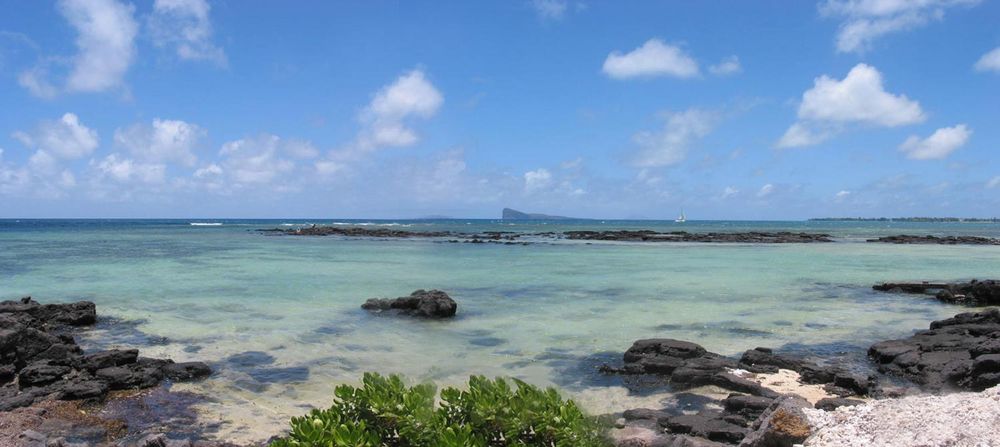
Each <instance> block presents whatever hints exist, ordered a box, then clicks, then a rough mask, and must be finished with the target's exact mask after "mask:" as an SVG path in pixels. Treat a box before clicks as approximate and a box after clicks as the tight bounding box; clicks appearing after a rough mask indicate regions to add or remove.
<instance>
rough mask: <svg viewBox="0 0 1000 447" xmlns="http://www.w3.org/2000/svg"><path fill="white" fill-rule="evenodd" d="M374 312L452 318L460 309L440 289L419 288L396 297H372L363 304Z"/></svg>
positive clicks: (364, 307) (366, 308)
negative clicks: (408, 294)
mask: <svg viewBox="0 0 1000 447" xmlns="http://www.w3.org/2000/svg"><path fill="white" fill-rule="evenodd" d="M361 308H362V309H365V310H368V311H372V312H384V311H395V312H397V313H401V314H405V315H413V316H417V317H425V318H451V317H454V316H455V313H456V312H457V311H458V304H457V303H455V300H453V299H451V297H450V296H448V294H447V293H444V292H442V291H440V290H430V291H427V290H423V289H421V290H417V291H415V292H413V293H411V294H410V296H404V297H400V298H396V299H386V298H372V299H369V300H368V301H365V303H364V304H362V305H361Z"/></svg>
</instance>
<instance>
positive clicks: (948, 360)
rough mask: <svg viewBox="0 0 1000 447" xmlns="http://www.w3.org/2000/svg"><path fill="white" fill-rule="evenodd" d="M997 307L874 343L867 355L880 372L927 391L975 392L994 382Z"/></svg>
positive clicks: (997, 378) (999, 345) (997, 375)
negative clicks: (907, 381) (899, 337)
mask: <svg viewBox="0 0 1000 447" xmlns="http://www.w3.org/2000/svg"><path fill="white" fill-rule="evenodd" d="M998 340H1000V309H990V310H988V311H985V312H978V313H963V314H958V315H956V316H955V317H953V318H949V319H946V320H940V321H935V322H932V323H931V324H930V329H929V330H926V331H919V332H917V333H916V334H914V335H913V336H911V337H909V338H906V339H901V340H887V341H883V342H879V343H876V344H874V345H872V347H871V348H869V349H868V356H869V357H870V358H871V359H872V360H873V361H874V362H875V363H876V364H877V365H878V370H879V371H880V372H883V373H886V374H891V375H895V376H898V377H902V378H905V379H909V380H911V381H913V382H914V383H917V384H919V385H921V386H922V387H923V388H925V389H928V390H931V391H939V390H946V389H950V388H961V389H967V390H974V391H981V390H984V389H986V388H989V387H992V386H994V385H997V384H1000V357H997V355H998V354H1000V342H998Z"/></svg>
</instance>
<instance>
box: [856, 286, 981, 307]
mask: <svg viewBox="0 0 1000 447" xmlns="http://www.w3.org/2000/svg"><path fill="white" fill-rule="evenodd" d="M872 289H875V290H878V291H882V292H896V293H914V294H927V295H930V294H932V293H933V294H934V297H935V298H937V299H938V300H940V301H942V302H945V303H952V304H963V305H966V306H994V305H998V304H1000V281H996V280H992V279H990V280H985V281H978V280H975V279H973V280H971V281H969V282H959V283H932V282H926V281H925V282H919V283H882V284H875V285H874V286H872Z"/></svg>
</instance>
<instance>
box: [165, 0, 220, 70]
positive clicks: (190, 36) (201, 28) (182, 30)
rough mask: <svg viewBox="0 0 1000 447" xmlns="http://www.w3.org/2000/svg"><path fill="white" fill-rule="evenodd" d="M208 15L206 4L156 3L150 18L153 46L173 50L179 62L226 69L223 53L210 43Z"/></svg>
mask: <svg viewBox="0 0 1000 447" xmlns="http://www.w3.org/2000/svg"><path fill="white" fill-rule="evenodd" d="M210 11H211V6H210V5H209V4H208V2H207V1H205V0H156V1H155V2H153V13H152V14H151V15H150V16H149V30H150V34H151V35H152V37H153V44H154V45H156V46H158V47H161V48H172V49H174V51H176V53H177V56H178V57H179V58H181V59H185V60H205V61H211V62H214V63H216V64H218V65H226V53H225V52H223V51H222V49H221V48H219V47H217V46H216V45H215V44H214V43H213V42H212V22H211V21H210V20H209V12H210Z"/></svg>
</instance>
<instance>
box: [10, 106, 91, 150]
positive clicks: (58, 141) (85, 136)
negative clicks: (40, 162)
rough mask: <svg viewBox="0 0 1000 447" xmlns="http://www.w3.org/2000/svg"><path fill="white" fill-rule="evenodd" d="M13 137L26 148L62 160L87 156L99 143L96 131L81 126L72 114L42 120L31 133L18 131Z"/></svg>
mask: <svg viewBox="0 0 1000 447" xmlns="http://www.w3.org/2000/svg"><path fill="white" fill-rule="evenodd" d="M13 137H14V138H15V139H17V140H19V141H21V143H23V144H24V145H26V146H29V147H37V148H38V149H39V150H41V151H44V152H46V153H48V154H51V155H52V156H55V157H58V158H62V159H76V158H80V157H84V156H87V155H89V154H90V153H91V152H93V151H94V149H96V148H97V146H98V144H99V142H100V140H99V139H98V136H97V131H96V130H93V129H90V128H88V127H87V126H85V125H83V123H81V122H80V119H79V118H78V117H77V116H76V115H75V114H72V113H66V114H64V115H63V116H62V118H60V119H58V120H44V121H42V122H40V123H39V124H38V127H37V128H36V129H35V130H34V131H33V132H31V133H27V132H21V131H18V132H15V133H14V135H13Z"/></svg>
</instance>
